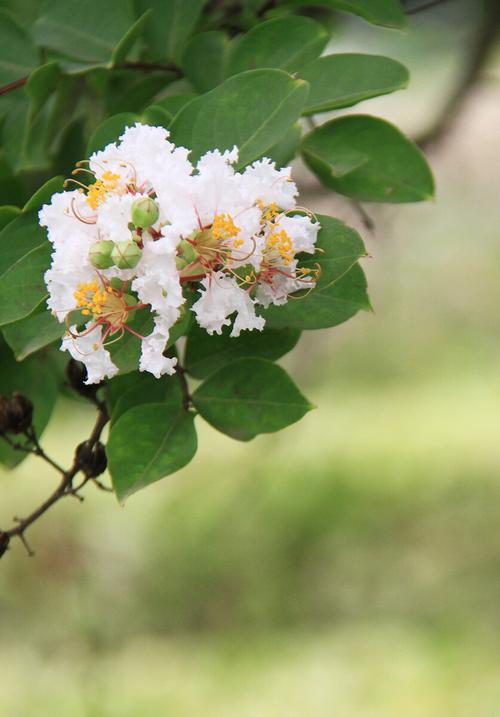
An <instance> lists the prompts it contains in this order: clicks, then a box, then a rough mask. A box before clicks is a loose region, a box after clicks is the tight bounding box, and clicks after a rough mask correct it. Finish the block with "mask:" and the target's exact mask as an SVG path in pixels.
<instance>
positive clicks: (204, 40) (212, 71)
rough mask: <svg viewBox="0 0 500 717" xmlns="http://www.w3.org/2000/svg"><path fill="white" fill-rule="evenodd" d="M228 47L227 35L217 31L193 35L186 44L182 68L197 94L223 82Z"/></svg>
mask: <svg viewBox="0 0 500 717" xmlns="http://www.w3.org/2000/svg"><path fill="white" fill-rule="evenodd" d="M229 47H230V43H229V38H228V37H227V35H226V34H225V33H224V32H219V31H217V30H213V31H211V32H203V33H200V34H199V35H195V36H194V37H193V38H192V39H191V40H190V42H188V44H187V45H186V49H185V50H184V54H183V56H182V68H183V70H184V73H185V75H186V77H187V78H188V79H189V81H190V82H191V84H192V85H193V87H194V89H195V90H196V91H197V92H200V93H203V92H208V91H209V90H211V89H213V88H214V87H217V85H220V83H221V82H222V81H223V79H224V77H225V76H226V64H227V60H228V55H229Z"/></svg>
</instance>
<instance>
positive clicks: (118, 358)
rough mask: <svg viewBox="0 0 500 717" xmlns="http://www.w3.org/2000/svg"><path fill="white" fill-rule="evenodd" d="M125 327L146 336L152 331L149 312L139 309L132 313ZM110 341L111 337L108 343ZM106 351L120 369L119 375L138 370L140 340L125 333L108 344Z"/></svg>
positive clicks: (151, 320)
mask: <svg viewBox="0 0 500 717" xmlns="http://www.w3.org/2000/svg"><path fill="white" fill-rule="evenodd" d="M127 326H129V327H130V328H131V329H133V330H134V331H136V332H137V333H138V334H140V335H141V336H148V335H149V334H150V333H151V331H152V330H153V316H152V314H151V313H150V312H149V311H146V310H144V311H142V310H141V309H139V310H138V311H134V312H133V316H132V317H131V318H130V320H129V321H128V322H127ZM111 340H112V337H111V338H110V342H111ZM107 349H108V351H109V353H110V354H111V359H112V361H113V363H114V364H115V366H117V367H118V368H119V369H120V373H129V372H130V371H136V370H137V369H138V368H139V358H140V355H141V339H140V338H138V337H137V336H134V335H133V334H131V333H130V332H129V331H125V333H124V334H123V337H122V338H121V339H120V340H119V341H116V342H115V343H110V344H109V346H107Z"/></svg>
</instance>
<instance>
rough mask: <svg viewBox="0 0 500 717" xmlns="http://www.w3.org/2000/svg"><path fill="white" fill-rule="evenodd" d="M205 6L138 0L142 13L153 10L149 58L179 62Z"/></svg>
mask: <svg viewBox="0 0 500 717" xmlns="http://www.w3.org/2000/svg"><path fill="white" fill-rule="evenodd" d="M203 4H204V0H137V5H138V7H139V10H140V12H144V11H146V10H151V11H152V12H151V15H150V17H149V18H148V21H147V23H146V28H145V46H146V48H147V55H148V57H149V58H151V59H155V60H162V59H168V60H175V61H179V60H180V58H181V55H182V52H183V49H184V45H185V42H186V40H187V38H188V37H189V35H190V34H191V33H192V32H193V30H194V29H195V27H196V23H197V22H198V18H199V16H200V13H201V10H202V7H203Z"/></svg>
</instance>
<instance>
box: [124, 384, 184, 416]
mask: <svg viewBox="0 0 500 717" xmlns="http://www.w3.org/2000/svg"><path fill="white" fill-rule="evenodd" d="M116 378H121V377H116ZM160 401H161V402H162V403H168V404H172V405H174V406H175V407H176V408H177V410H179V411H180V410H181V408H182V391H181V387H180V383H179V378H178V376H162V377H161V378H155V377H154V376H152V375H151V374H150V373H137V374H135V375H134V382H133V383H132V385H130V386H129V387H128V388H127V389H126V390H124V391H123V392H122V393H121V395H120V396H119V398H118V399H117V400H116V403H115V405H114V408H113V411H112V414H111V422H112V423H116V421H117V420H118V419H119V418H120V416H122V415H123V414H124V413H126V412H127V411H129V410H130V409H131V408H134V407H135V406H141V405H143V404H145V403H159V402H160Z"/></svg>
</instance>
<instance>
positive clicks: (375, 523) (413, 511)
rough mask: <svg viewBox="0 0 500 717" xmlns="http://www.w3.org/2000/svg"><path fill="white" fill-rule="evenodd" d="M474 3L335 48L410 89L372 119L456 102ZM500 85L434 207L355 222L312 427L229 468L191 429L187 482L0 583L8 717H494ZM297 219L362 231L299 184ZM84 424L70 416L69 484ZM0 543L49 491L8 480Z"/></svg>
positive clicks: (90, 519) (262, 441)
mask: <svg viewBox="0 0 500 717" xmlns="http://www.w3.org/2000/svg"><path fill="white" fill-rule="evenodd" d="M474 7H475V3H472V2H468V3H467V2H461V1H460V0H458V1H456V2H449V3H447V4H446V7H445V5H443V6H442V7H440V8H436V10H435V11H432V12H431V11H429V12H428V13H422V14H419V15H416V16H415V18H414V19H413V20H412V23H411V29H410V31H409V33H408V34H402V33H396V32H391V31H382V30H380V29H376V28H373V27H369V26H367V25H365V24H363V23H362V22H361V21H355V20H352V21H349V22H347V21H346V22H345V23H344V24H343V25H342V26H341V27H340V28H339V33H338V36H337V39H336V44H337V47H338V48H340V49H346V50H347V49H354V50H359V49H360V48H362V49H364V50H365V51H367V52H385V53H386V54H388V55H390V56H393V57H396V58H399V59H402V61H404V62H405V63H406V64H408V65H409V67H410V69H411V72H412V83H411V86H410V89H409V90H408V91H406V92H404V93H397V94H396V95H394V96H392V97H390V98H385V99H381V100H377V101H376V102H373V101H372V102H370V104H367V106H366V109H365V107H364V106H363V105H361V106H360V108H359V111H367V112H370V113H373V114H377V115H380V116H385V117H388V118H389V119H394V121H396V122H397V123H398V124H399V125H400V126H402V127H403V129H405V130H406V131H408V132H410V133H411V134H412V135H413V136H417V135H418V134H419V133H420V132H422V131H424V130H425V129H427V128H428V126H429V124H431V123H432V120H433V118H434V117H436V116H437V115H438V114H439V112H440V110H441V109H442V107H443V106H444V104H445V103H446V99H447V97H448V96H449V95H450V94H451V93H452V92H453V88H454V87H455V85H456V83H457V82H459V81H460V77H461V74H462V73H463V71H464V66H465V63H466V60H467V52H468V49H470V48H471V47H472V46H473V43H474V42H475V39H476V34H475V33H476V32H477V23H476V20H477V18H476V17H475V10H474ZM499 126H500V62H499V58H498V57H495V54H494V53H493V56H491V57H490V60H489V62H488V63H487V64H486V65H485V67H484V69H483V71H482V74H481V77H480V81H479V82H478V83H476V85H475V87H473V88H472V90H471V91H470V92H469V94H468V97H467V99H466V102H465V103H464V104H463V107H462V108H461V112H460V115H459V116H458V117H457V118H456V121H455V122H454V123H453V125H452V126H451V128H450V129H449V131H447V132H446V134H445V136H444V137H443V138H442V139H441V141H440V142H439V144H437V145H435V146H434V147H433V148H432V150H431V153H430V160H431V164H432V166H433V169H434V171H435V174H436V179H437V186H438V193H437V200H436V202H435V203H433V204H428V205H422V206H418V205H416V206H403V207H383V208H382V207H375V208H372V207H367V209H368V211H369V213H370V214H371V216H372V217H373V219H374V221H375V224H376V230H375V233H374V235H373V236H370V235H367V232H366V230H364V229H363V232H364V235H365V236H367V244H368V247H369V250H370V252H371V254H372V255H373V258H372V259H369V260H366V261H365V270H366V272H367V274H368V277H369V283H370V286H371V297H372V302H373V306H374V310H375V311H374V314H363V315H359V316H357V317H356V318H355V319H353V320H352V321H351V322H349V323H348V324H346V325H345V326H342V327H340V328H338V329H336V330H331V331H327V332H311V333H307V332H306V333H305V334H304V335H303V337H302V339H301V342H300V344H299V347H298V348H297V349H296V350H295V352H294V353H293V354H292V355H290V356H289V357H287V359H286V361H285V363H286V365H287V367H288V368H289V369H290V371H291V373H292V375H293V376H294V378H295V379H296V381H297V383H298V384H299V385H300V386H301V387H302V388H303V389H304V392H305V393H306V394H307V395H308V397H309V398H310V399H311V400H312V401H313V402H314V403H315V404H317V406H318V408H317V410H315V411H314V412H312V413H310V414H309V415H308V416H306V418H305V419H304V420H303V421H302V422H301V423H299V424H297V425H295V426H293V427H291V428H289V429H287V430H286V431H284V432H283V433H282V434H278V435H271V436H265V437H260V438H258V439H256V440H255V441H253V442H252V443H250V444H239V443H235V442H232V441H231V440H230V439H228V438H226V437H224V436H222V435H220V434H217V433H216V432H215V431H214V430H212V429H211V428H210V427H208V426H206V425H202V423H201V421H199V425H198V428H199V432H200V449H199V452H198V455H197V457H196V458H195V460H194V461H193V463H192V464H191V465H190V466H189V467H187V468H186V469H184V470H183V471H182V472H180V473H178V474H176V475H174V476H172V477H170V478H168V479H166V480H164V481H163V482H160V483H158V484H156V485H154V486H152V487H150V488H148V490H146V491H144V492H143V493H140V494H137V495H135V496H133V498H132V499H131V500H130V501H129V503H127V505H126V507H125V508H120V507H119V506H118V505H117V503H116V501H115V500H114V498H113V497H110V496H108V495H107V494H104V493H100V492H98V491H95V492H92V491H89V496H88V498H87V500H86V502H85V504H84V505H82V506H80V505H79V504H78V503H77V502H76V500H75V501H72V500H70V499H68V500H67V501H66V503H65V504H64V505H60V506H58V507H57V508H56V509H55V510H54V511H53V512H52V513H50V514H49V515H48V516H47V517H46V518H45V520H43V521H40V522H39V523H38V524H37V525H36V526H35V527H34V528H33V529H32V531H31V534H30V540H31V543H32V544H33V546H34V547H35V548H36V552H37V555H36V558H34V559H29V558H28V557H27V556H26V554H25V553H24V552H23V549H22V546H21V545H20V544H16V545H15V546H14V547H13V549H12V550H11V551H10V552H9V554H8V555H7V556H6V559H5V560H3V561H2V564H1V568H0V665H1V671H0V716H1V717H45V716H47V717H49V716H50V717H59V715H61V717H62V716H63V715H64V717H69V716H70V715H71V717H132V716H133V717H143V716H149V715H159V716H161V717H163V716H164V715H165V716H169V717H170V716H171V715H172V716H173V717H194V716H195V715H196V717H198V716H199V715H203V716H204V717H229V716H231V717H235V716H236V715H237V716H238V717H271V716H272V717H298V716H299V715H300V717H303V716H304V715H314V716H315V717H316V716H318V717H327V716H328V717H330V716H331V715H342V716H343V717H344V716H345V717H401V716H404V717H443V716H445V715H453V716H454V717H498V714H499V705H500V679H499V674H500V649H499V648H500V637H499V636H500V609H499V604H500V603H499V601H500V532H499V530H498V525H499V523H500V441H499V434H500V407H499V401H498V395H499V392H500V370H499V359H500V332H499V330H498V310H497V306H498V304H499V301H498V299H499V284H500V268H499V266H500V236H499V229H498V226H499V221H498V220H499V210H498V206H499V205H498V187H499V180H500V162H499V157H500V134H499V132H498V127H499ZM296 176H297V178H298V180H299V184H300V187H301V189H302V194H301V202H302V203H303V204H305V205H306V206H310V207H311V208H314V209H316V210H319V211H323V212H326V213H332V214H335V215H337V216H340V217H342V218H344V219H345V220H346V221H349V222H351V223H354V224H356V223H358V225H359V221H358V216H357V214H356V212H355V210H354V209H353V208H352V207H350V206H349V205H348V204H346V203H345V200H340V199H339V200H338V201H337V200H336V199H335V198H332V194H331V193H329V192H328V193H327V192H324V193H323V192H322V191H321V190H320V189H319V187H318V185H317V184H316V183H315V181H314V180H313V178H312V177H310V176H309V175H308V174H307V172H306V171H305V170H304V169H302V168H301V167H297V168H296ZM92 420H93V414H92V411H90V410H87V408H86V407H85V406H80V405H77V406H76V408H75V405H74V404H70V403H64V402H61V404H60V406H59V408H58V411H57V412H56V415H55V417H54V418H53V420H52V422H51V424H50V426H49V429H48V431H47V433H46V436H45V439H44V444H45V445H46V447H47V449H48V450H49V451H51V452H52V453H53V454H54V455H55V456H57V457H58V458H59V459H60V460H61V461H65V462H66V463H69V462H70V459H71V453H72V446H74V445H76V443H78V442H79V441H80V440H81V439H82V437H83V436H85V435H86V433H87V431H88V430H89V427H90V425H91V423H92ZM0 480H1V484H2V501H1V504H0V524H1V525H4V524H6V523H8V522H9V521H10V519H11V517H12V515H13V514H15V513H19V514H23V513H24V512H25V511H28V510H29V509H30V507H32V506H33V505H34V504H35V503H36V501H37V500H38V499H41V498H42V497H43V496H44V495H45V494H46V493H47V490H48V488H50V486H52V485H53V484H54V483H55V481H56V480H57V478H56V476H55V475H53V474H52V473H51V472H50V471H49V470H47V469H46V467H45V465H44V464H40V463H38V462H36V460H35V459H33V460H32V459H30V460H28V461H26V462H25V463H24V464H23V465H22V466H21V467H20V468H19V469H17V470H16V471H14V472H12V473H5V474H2V475H1V476H0Z"/></svg>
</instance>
